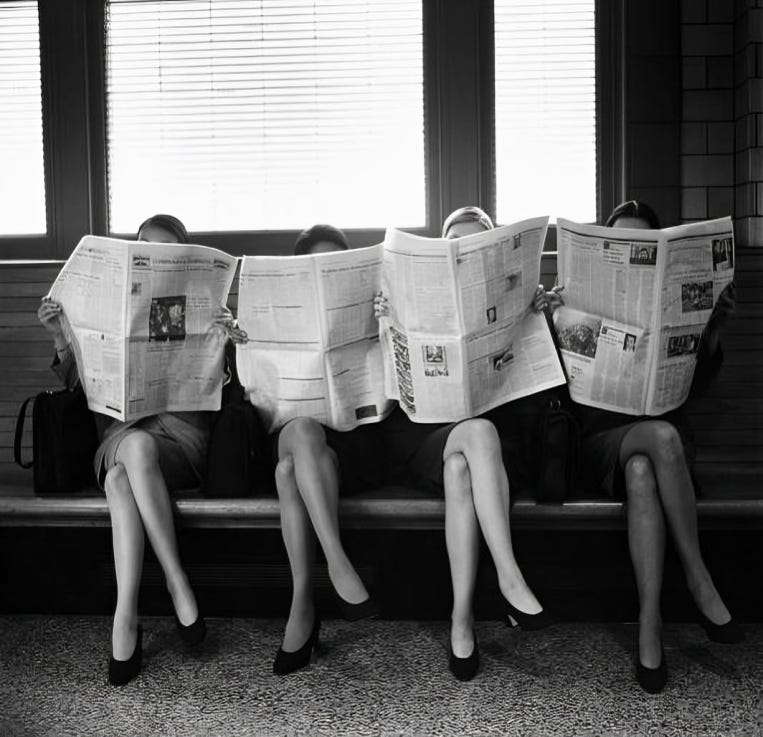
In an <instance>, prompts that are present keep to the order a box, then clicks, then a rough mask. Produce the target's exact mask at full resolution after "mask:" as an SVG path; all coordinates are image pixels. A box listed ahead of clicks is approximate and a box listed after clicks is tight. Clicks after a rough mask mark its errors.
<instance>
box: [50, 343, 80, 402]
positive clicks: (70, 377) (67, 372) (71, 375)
mask: <svg viewBox="0 0 763 737" xmlns="http://www.w3.org/2000/svg"><path fill="white" fill-rule="evenodd" d="M50 368H51V371H53V373H54V374H55V375H56V376H57V377H58V378H59V380H60V381H61V383H62V384H63V385H64V386H65V387H66V388H67V389H68V390H69V391H74V390H75V389H76V388H77V387H78V386H79V383H80V380H79V372H78V371H77V362H76V361H75V360H74V351H72V347H71V346H70V345H68V346H66V350H65V351H64V352H63V353H62V354H61V355H60V356H59V354H58V352H56V355H55V357H54V358H53V363H52V364H51V365H50Z"/></svg>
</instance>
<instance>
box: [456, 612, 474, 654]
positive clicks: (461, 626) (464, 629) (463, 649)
mask: <svg viewBox="0 0 763 737" xmlns="http://www.w3.org/2000/svg"><path fill="white" fill-rule="evenodd" d="M474 645H475V643H474V620H473V619H472V618H469V619H468V620H460V621H456V620H455V619H453V620H451V624H450V649H451V652H452V653H453V654H454V655H455V656H456V657H457V658H468V657H469V656H470V655H471V654H472V653H473V652H474Z"/></svg>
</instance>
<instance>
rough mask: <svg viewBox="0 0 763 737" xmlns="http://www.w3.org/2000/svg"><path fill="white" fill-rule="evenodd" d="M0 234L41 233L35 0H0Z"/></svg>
mask: <svg viewBox="0 0 763 737" xmlns="http://www.w3.org/2000/svg"><path fill="white" fill-rule="evenodd" d="M0 127H1V128H2V135H1V136H0V173H1V174H0V203H2V205H1V206H0V235H31V234H45V233H46V232H47V227H46V212H45V159H44V149H43V139H42V93H41V85H40V31H39V20H38V17H37V2H0Z"/></svg>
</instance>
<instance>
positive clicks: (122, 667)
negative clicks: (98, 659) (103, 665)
mask: <svg viewBox="0 0 763 737" xmlns="http://www.w3.org/2000/svg"><path fill="white" fill-rule="evenodd" d="M142 661H143V627H141V626H140V625H138V638H137V640H136V641H135V650H133V651H132V655H131V656H130V657H129V658H128V659H127V660H117V659H116V658H115V657H114V656H113V655H112V656H111V658H110V659H109V683H110V684H111V685H112V686H124V685H125V684H126V683H129V682H130V681H131V680H132V679H133V678H135V676H137V675H138V673H140V668H141V665H142Z"/></svg>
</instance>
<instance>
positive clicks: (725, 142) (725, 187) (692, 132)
mask: <svg viewBox="0 0 763 737" xmlns="http://www.w3.org/2000/svg"><path fill="white" fill-rule="evenodd" d="M681 56H682V59H681V66H682V70H681V71H682V95H681V102H682V105H681V107H682V123H681V219H682V221H684V222H689V221H692V220H704V219H706V218H714V217H723V216H724V215H730V214H732V213H733V210H734V185H735V182H734V4H733V3H732V2H731V0H684V2H683V3H682V9H681Z"/></svg>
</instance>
